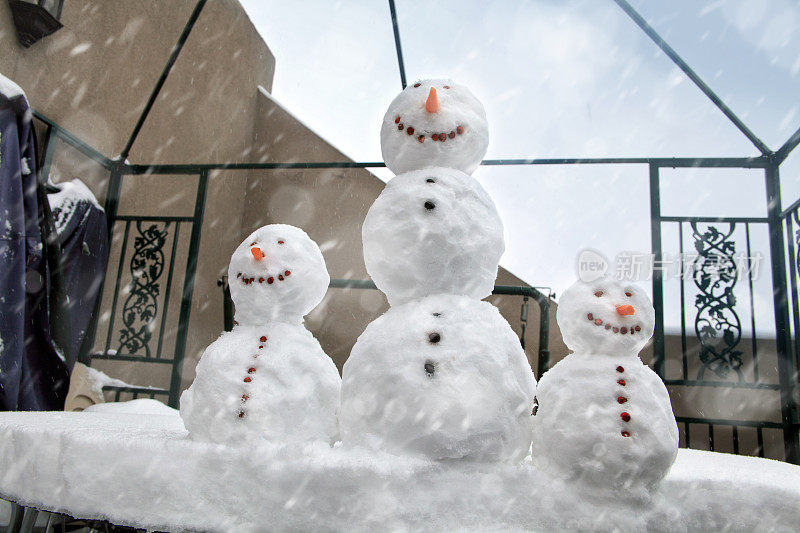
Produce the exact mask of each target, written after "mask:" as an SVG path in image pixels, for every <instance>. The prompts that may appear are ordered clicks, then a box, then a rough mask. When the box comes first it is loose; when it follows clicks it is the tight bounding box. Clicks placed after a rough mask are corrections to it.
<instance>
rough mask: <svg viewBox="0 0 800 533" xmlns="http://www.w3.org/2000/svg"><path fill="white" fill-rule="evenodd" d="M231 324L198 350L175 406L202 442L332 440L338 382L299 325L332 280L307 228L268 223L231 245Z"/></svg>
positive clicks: (335, 428)
mask: <svg viewBox="0 0 800 533" xmlns="http://www.w3.org/2000/svg"><path fill="white" fill-rule="evenodd" d="M228 279H229V283H230V290H231V297H232V299H233V302H234V304H235V306H236V325H235V326H234V328H233V330H232V331H230V332H227V333H223V334H222V336H220V338H219V339H217V340H216V341H214V342H213V343H212V344H211V345H210V346H209V347H208V348H207V349H206V350H205V352H204V353H203V356H202V357H201V359H200V362H199V363H198V365H197V375H196V377H195V379H194V382H193V383H192V385H191V387H189V389H187V390H186V391H185V392H184V393H183V394H182V395H181V401H180V413H181V417H182V419H183V423H184V425H185V426H186V429H187V430H189V435H190V436H191V437H192V438H194V439H198V440H204V441H211V442H216V443H223V444H237V443H240V442H247V441H251V439H253V438H265V439H274V440H302V441H307V440H320V441H325V442H330V443H332V442H334V441H335V440H336V439H337V438H338V423H337V413H336V411H337V407H338V402H339V392H340V386H341V380H340V378H339V373H338V371H337V369H336V365H334V363H333V361H332V360H331V359H330V357H328V356H327V355H326V354H325V352H323V351H322V348H321V347H320V345H319V343H318V342H317V340H316V339H315V338H314V337H313V336H312V335H311V333H310V332H309V331H308V330H307V329H305V327H304V326H303V316H304V315H306V314H308V313H309V312H310V311H311V310H312V309H313V308H314V307H316V306H317V304H318V303H319V302H320V301H321V300H322V298H323V297H324V296H325V292H326V291H327V288H328V283H329V281H330V277H329V276H328V271H327V269H326V267H325V261H324V259H323V258H322V253H321V252H320V250H319V248H318V247H317V245H316V243H314V241H312V240H311V239H310V238H309V237H308V235H306V233H305V232H304V231H303V230H301V229H299V228H296V227H293V226H287V225H283V224H274V225H269V226H264V227H262V228H260V229H258V230H256V231H255V232H253V233H252V234H251V235H250V236H249V237H247V238H246V239H245V240H244V241H243V242H242V244H240V245H239V247H238V248H237V249H236V250H235V251H234V252H233V255H232V256H231V261H230V266H229V268H228Z"/></svg>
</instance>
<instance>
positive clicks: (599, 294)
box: [594, 291, 603, 298]
mask: <svg viewBox="0 0 800 533" xmlns="http://www.w3.org/2000/svg"><path fill="white" fill-rule="evenodd" d="M594 295H595V296H597V297H598V298H600V297H601V296H602V295H603V291H597V292H595V293H594Z"/></svg>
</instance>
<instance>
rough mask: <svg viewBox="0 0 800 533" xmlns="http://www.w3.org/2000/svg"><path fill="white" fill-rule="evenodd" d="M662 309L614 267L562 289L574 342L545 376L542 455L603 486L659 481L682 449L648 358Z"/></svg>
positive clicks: (537, 442) (547, 464)
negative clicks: (642, 354) (613, 273)
mask: <svg viewBox="0 0 800 533" xmlns="http://www.w3.org/2000/svg"><path fill="white" fill-rule="evenodd" d="M654 317H655V311H654V310H653V306H652V304H651V303H650V300H649V299H648V298H647V295H646V294H645V293H644V291H642V290H641V289H640V288H638V287H635V286H631V285H626V284H623V283H621V282H619V281H616V280H614V279H611V278H608V277H605V278H601V279H598V280H596V281H593V282H591V283H586V282H583V281H578V282H577V283H575V284H574V285H572V286H571V287H570V288H568V289H567V290H566V291H564V294H562V296H561V299H560V300H559V306H558V314H557V319H558V325H559V327H560V328H561V333H562V335H563V337H564V342H565V343H566V344H567V346H568V347H569V348H570V349H571V350H572V351H573V352H574V353H572V354H570V355H568V356H567V357H565V358H564V359H562V360H561V361H559V362H558V364H556V365H555V366H554V367H553V368H551V369H550V370H548V371H547V372H546V373H545V374H544V375H543V376H542V378H541V380H540V381H539V386H538V388H537V391H536V397H537V400H538V403H539V407H538V410H537V411H536V416H535V417H534V421H533V426H534V430H533V459H534V462H535V463H536V464H537V465H538V466H539V467H541V468H543V469H546V470H549V471H550V472H551V473H553V474H555V475H557V476H559V477H563V478H566V479H568V480H572V481H576V482H578V483H580V484H582V485H584V486H590V487H594V488H598V489H601V490H616V489H631V490H635V489H637V488H639V487H652V486H654V485H656V484H657V483H658V482H659V481H660V480H661V479H662V478H663V477H664V476H665V475H666V474H667V472H668V471H669V469H670V467H671V466H672V463H673V462H674V461H675V457H676V455H677V453H678V427H677V424H676V423H675V417H674V416H673V414H672V406H671V403H670V399H669V394H668V393H667V389H666V387H665V386H664V383H663V382H662V381H661V379H660V378H659V377H658V375H657V374H656V373H655V372H653V371H652V370H650V368H649V367H648V366H647V365H645V364H643V363H642V361H641V359H639V356H638V354H639V351H640V350H641V349H642V348H643V347H644V345H645V344H646V343H647V341H648V340H649V339H650V337H651V336H652V335H653V326H654V322H655V318H654Z"/></svg>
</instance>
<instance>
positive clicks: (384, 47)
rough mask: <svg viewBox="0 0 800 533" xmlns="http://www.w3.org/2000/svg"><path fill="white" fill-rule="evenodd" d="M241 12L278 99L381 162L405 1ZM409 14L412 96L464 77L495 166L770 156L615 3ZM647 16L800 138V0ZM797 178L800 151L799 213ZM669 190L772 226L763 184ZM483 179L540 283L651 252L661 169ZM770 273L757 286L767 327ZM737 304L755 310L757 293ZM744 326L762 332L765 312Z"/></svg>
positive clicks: (722, 180) (511, 261) (463, 7)
mask: <svg viewBox="0 0 800 533" xmlns="http://www.w3.org/2000/svg"><path fill="white" fill-rule="evenodd" d="M242 4H243V5H244V6H245V9H246V10H247V12H248V14H249V15H250V17H251V19H252V20H253V23H254V24H255V26H256V28H257V29H258V30H259V32H260V33H261V35H262V36H263V37H264V40H265V41H266V43H267V44H268V46H269V47H270V49H271V50H272V52H273V54H274V55H275V57H276V63H277V64H276V72H275V82H274V87H273V95H274V96H275V97H276V98H277V99H278V100H279V101H280V102H281V103H282V104H283V105H284V106H285V107H286V108H287V109H288V110H289V111H291V112H292V113H293V114H295V115H296V116H297V117H298V118H299V119H301V120H302V121H303V122H305V123H306V124H307V125H309V126H310V127H311V128H312V129H314V130H315V131H316V132H317V133H319V134H320V135H321V136H322V137H324V138H325V139H326V140H328V141H329V142H330V143H332V144H333V145H334V146H336V147H337V148H339V149H340V150H342V151H343V152H344V153H345V154H347V155H348V156H349V157H351V158H353V159H354V160H356V161H380V160H381V154H380V143H379V131H380V124H381V119H382V117H383V114H384V112H385V110H386V107H387V105H388V104H389V102H390V101H391V100H392V98H393V97H394V96H395V95H396V94H397V92H399V91H400V89H401V86H400V76H399V73H398V67H397V59H396V54H395V49H394V40H393V35H392V27H391V19H390V16H389V8H388V2H387V1H385V0H373V1H359V2H330V1H325V0H320V1H302V0H298V1H295V2H285V1H281V0H274V1H273V0H242ZM396 4H397V11H398V19H399V27H400V34H401V39H402V45H403V54H404V59H405V65H406V73H407V79H408V81H409V83H411V82H413V81H414V80H415V79H419V78H429V77H450V78H453V79H455V80H456V81H458V82H460V83H463V84H465V85H467V86H468V87H470V88H471V90H472V91H473V92H474V93H475V94H476V96H477V97H478V98H479V99H480V100H481V101H482V102H483V104H484V106H485V108H486V112H487V115H488V119H489V125H490V144H489V151H488V153H487V155H486V157H487V158H491V159H495V158H525V157H615V156H621V157H640V156H753V155H757V154H758V152H757V150H756V148H755V147H754V146H753V145H752V144H751V143H750V142H749V141H748V140H747V139H746V138H745V137H744V136H743V135H742V134H741V133H740V132H739V131H738V130H737V129H736V128H735V127H734V126H733V125H732V124H731V123H730V122H729V121H728V120H727V118H726V117H725V116H724V115H723V114H722V113H721V112H720V111H719V110H718V109H717V108H716V107H715V106H714V105H713V104H712V103H711V102H710V101H709V100H708V99H707V98H706V97H705V96H704V95H703V94H702V93H701V92H700V90H699V89H697V87H695V86H694V85H693V84H692V82H691V81H690V80H689V79H688V78H687V77H686V76H685V75H684V74H683V73H682V72H681V71H680V70H678V69H677V68H676V67H675V66H674V65H673V64H672V62H671V61H670V60H669V59H668V58H667V57H666V56H665V55H664V54H663V53H662V52H661V51H660V50H659V49H658V48H657V47H656V46H655V45H654V44H653V43H652V41H650V39H649V38H648V37H647V36H646V35H644V33H643V32H642V31H641V30H639V28H638V27H636V26H635V25H634V23H633V22H632V21H631V20H630V19H629V18H628V17H627V16H626V15H625V14H624V13H623V12H622V11H621V10H620V9H619V8H618V7H617V6H616V5H615V4H614V3H613V2H612V1H611V0H584V1H579V0H540V1H530V2H510V1H494V2H492V1H455V0H453V1H437V2H425V1H417V0H397V1H396ZM633 4H634V6H635V7H636V8H637V9H638V10H639V12H640V13H641V14H642V15H643V16H644V17H645V18H646V19H647V20H648V21H649V22H650V23H651V24H652V25H653V26H654V27H655V29H656V30H657V31H658V32H660V33H661V35H662V36H663V37H664V38H665V39H666V40H667V42H669V43H670V44H671V45H672V46H673V48H675V49H676V50H677V51H678V53H680V54H681V55H682V56H683V57H684V59H686V60H687V62H688V63H689V64H690V65H691V66H692V67H693V68H694V69H695V71H697V72H698V74H699V75H700V76H701V77H702V78H703V79H705V80H706V82H707V83H708V84H709V85H710V86H711V87H712V88H713V89H714V90H715V91H716V92H717V93H718V94H719V95H720V96H721V97H722V98H723V100H725V102H726V103H727V104H728V105H729V106H730V107H731V108H732V109H733V110H734V111H735V112H736V113H737V114H738V115H739V116H740V117H741V118H742V119H743V120H744V122H745V123H746V124H747V125H748V126H749V127H750V128H751V129H752V130H753V131H754V132H755V133H756V135H758V136H759V137H760V138H761V139H762V140H763V141H764V142H765V143H767V144H768V145H769V146H770V148H772V149H777V148H778V147H779V146H780V145H781V144H783V143H784V142H785V141H786V139H787V138H788V137H789V136H790V135H791V134H792V133H793V132H794V131H795V130H796V129H797V128H798V126H800V2H797V1H790V0H757V1H754V0H721V1H713V2H712V1H697V0H671V1H669V2H665V1H663V0H644V1H634V2H633ZM798 172H800V155H798V154H795V155H794V156H793V157H792V158H790V160H789V161H787V162H786V163H785V164H784V166H783V176H784V178H783V194H784V206H785V205H788V204H789V203H791V202H792V201H794V200H795V199H796V198H798V196H800V177H798ZM376 174H378V175H379V176H381V177H382V178H383V179H388V178H390V177H391V174H390V173H388V171H385V170H384V171H377V172H376ZM663 176H664V177H663V180H662V181H663V188H662V207H663V212H664V213H665V214H670V215H733V216H763V215H765V214H766V209H765V203H764V199H765V193H764V180H763V172H759V171H742V170H699V171H690V170H676V171H664V172H663ZM474 177H475V178H477V179H478V180H479V181H480V182H481V183H482V184H483V185H484V187H485V188H486V189H487V190H488V191H489V193H490V194H491V195H492V197H493V198H494V200H495V203H496V204H497V207H498V209H499V211H500V214H501V216H502V218H503V220H504V223H505V233H506V253H505V255H504V257H503V259H502V265H503V266H504V267H506V268H508V269H509V270H511V271H512V272H514V273H515V274H517V275H518V276H520V277H521V278H523V279H525V280H526V281H527V282H529V283H531V284H533V285H544V286H550V287H552V288H553V289H554V290H555V291H556V292H557V293H558V294H560V293H561V292H562V291H563V290H564V289H565V288H566V287H567V286H568V285H569V284H571V283H572V282H573V281H574V279H575V276H576V274H575V259H576V257H577V254H578V252H579V251H580V250H582V249H584V248H587V247H590V248H594V249H597V250H599V251H601V252H602V253H604V254H605V255H607V256H608V257H609V258H612V259H613V257H614V256H615V255H616V254H617V253H618V252H620V251H623V250H628V251H638V252H643V253H649V252H650V223H649V194H648V185H647V183H648V180H647V178H648V170H647V167H646V166H642V165H631V166H621V165H614V166H612V165H604V166H599V165H597V166H580V167H576V166H569V167H564V166H547V167H543V166H536V167H531V166H526V167H481V168H479V169H478V170H476V171H475V173H474ZM741 232H743V228H739V229H738V230H737V234H736V235H737V236H738V235H739V233H741ZM765 235H766V233H763V234H762V233H761V232H759V230H758V228H754V230H753V243H754V252H755V251H757V250H758V249H760V250H761V251H762V253H764V254H765V255H766V254H768V248H767V247H766V237H765ZM685 237H687V238H688V237H690V236H689V234H688V233H686V234H685ZM664 239H665V242H664V248H665V251H666V252H670V251H673V252H675V253H677V239H678V237H677V231H676V230H675V229H674V228H667V227H665V236H664ZM668 241H669V242H668ZM685 245H686V246H687V248H691V247H692V244H691V242H688V243H687V244H685ZM740 246H741V248H738V249H743V246H744V244H743V241H741V244H740ZM768 270H769V269H768V267H767V265H766V263H765V264H764V268H763V269H762V272H761V276H762V278H763V279H762V280H761V282H760V283H758V282H757V283H756V315H757V316H758V320H757V323H758V327H759V328H762V327H763V328H766V329H769V327H770V322H771V320H772V303H771V290H770V287H769V279H768V276H769V271H768ZM642 285H643V286H644V287H645V288H647V289H648V290H649V287H650V284H649V282H647V281H644V282H643V283H642ZM737 289H741V291H743V292H741V293H739V296H740V301H744V300H745V298H747V292H746V285H745V284H744V283H740V284H739V285H738V286H737ZM669 291H670V289H669V288H668V294H669V295H670V296H668V301H667V306H668V307H670V306H672V307H673V308H675V309H677V307H675V306H677V300H675V299H674V298H673V297H672V295H675V294H677V291H671V292H669ZM690 293H691V291H690ZM688 297H691V294H689V296H688ZM747 307H749V305H748V306H747ZM742 312H744V310H742ZM667 314H668V316H669V314H670V313H669V312H668V313H667ZM740 314H741V313H740ZM741 318H742V319H743V321H744V322H745V323H749V311H747V312H746V313H744V314H743V315H742V316H741ZM676 320H677V319H675V318H674V317H673V318H670V319H668V322H669V324H672V325H674V324H676V323H677V322H676Z"/></svg>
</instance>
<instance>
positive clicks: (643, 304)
mask: <svg viewBox="0 0 800 533" xmlns="http://www.w3.org/2000/svg"><path fill="white" fill-rule="evenodd" d="M556 317H557V320H558V326H559V327H560V328H561V334H562V335H563V337H564V342H565V343H566V345H567V346H568V347H569V348H570V349H571V350H572V351H574V352H580V353H615V354H619V355H623V354H631V353H632V354H636V353H638V352H639V351H640V350H641V349H642V348H643V347H644V345H645V344H646V343H647V341H648V340H649V339H650V337H651V336H652V335H653V327H654V325H655V310H654V309H653V304H651V303H650V299H649V298H648V297H647V295H646V294H645V292H644V291H643V290H642V289H641V288H639V287H637V286H635V285H633V284H629V283H622V282H620V281H618V280H615V279H612V278H610V277H602V278H600V279H597V280H595V281H592V282H588V283H587V282H584V281H577V282H576V283H575V284H574V285H572V286H571V287H570V288H568V289H567V290H566V291H564V294H562V295H561V299H560V300H559V301H558V313H557V315H556Z"/></svg>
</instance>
